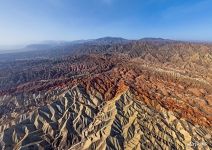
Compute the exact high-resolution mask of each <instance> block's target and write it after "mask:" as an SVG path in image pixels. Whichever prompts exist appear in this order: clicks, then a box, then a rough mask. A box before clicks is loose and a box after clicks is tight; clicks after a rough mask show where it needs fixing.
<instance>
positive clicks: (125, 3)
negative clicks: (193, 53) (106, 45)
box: [0, 0, 212, 46]
mask: <svg viewBox="0 0 212 150" xmlns="http://www.w3.org/2000/svg"><path fill="white" fill-rule="evenodd" d="M105 36H114V37H123V38H127V39H140V38H144V37H160V38H168V39H177V40H198V41H212V0H0V45H1V46H6V45H21V44H26V43H30V42H38V41H48V40H60V41H63V40H65V41H72V40H82V39H94V38H99V37H105Z"/></svg>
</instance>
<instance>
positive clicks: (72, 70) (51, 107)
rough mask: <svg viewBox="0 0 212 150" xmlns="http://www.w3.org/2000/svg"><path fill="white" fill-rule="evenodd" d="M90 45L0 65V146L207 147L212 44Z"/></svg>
mask: <svg viewBox="0 0 212 150" xmlns="http://www.w3.org/2000/svg"><path fill="white" fill-rule="evenodd" d="M101 45H102V44H97V47H101ZM90 46H91V47H94V45H92V44H91V45H90ZM91 47H88V48H87V49H89V52H88V51H87V52H88V53H90V54H87V55H78V56H69V57H61V58H59V59H47V60H27V61H26V60H24V61H23V60H22V61H17V62H8V63H7V66H8V67H5V66H4V65H3V64H4V63H1V65H0V66H1V67H0V69H1V73H0V92H1V93H0V149H99V150H102V149H120V150H122V149H130V150H131V149H145V150H146V149H161V150H163V149H179V150H181V149H201V150H202V149H205V150H207V149H211V148H212V137H211V136H212V127H211V125H212V117H211V115H212V109H211V107H212V106H211V105H212V76H211V75H212V70H211V69H210V68H211V67H212V57H211V56H212V55H211V53H212V49H211V47H212V46H210V45H207V44H196V43H194V44H192V43H184V42H174V41H164V40H162V41H161V40H153V39H145V40H141V41H132V42H123V43H121V44H120V43H118V44H117V43H115V44H112V45H109V46H108V47H107V48H106V49H105V50H106V51H104V52H102V51H98V49H97V50H95V51H92V50H91V51H90V49H91ZM103 47H104V48H105V46H103ZM85 51H86V49H85Z"/></svg>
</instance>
